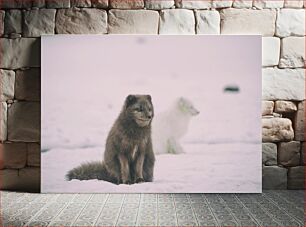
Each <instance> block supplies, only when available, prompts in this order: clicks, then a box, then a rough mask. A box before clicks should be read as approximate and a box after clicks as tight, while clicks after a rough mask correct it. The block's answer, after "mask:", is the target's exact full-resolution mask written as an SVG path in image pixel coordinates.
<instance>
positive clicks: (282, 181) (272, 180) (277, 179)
mask: <svg viewBox="0 0 306 227" xmlns="http://www.w3.org/2000/svg"><path fill="white" fill-rule="evenodd" d="M262 187H263V189H273V190H275V189H287V169H285V168H282V167H279V166H264V167H263V169H262Z"/></svg>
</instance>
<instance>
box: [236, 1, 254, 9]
mask: <svg viewBox="0 0 306 227" xmlns="http://www.w3.org/2000/svg"><path fill="white" fill-rule="evenodd" d="M252 6H253V1H250V0H234V2H233V7H234V8H238V9H242V8H252Z"/></svg>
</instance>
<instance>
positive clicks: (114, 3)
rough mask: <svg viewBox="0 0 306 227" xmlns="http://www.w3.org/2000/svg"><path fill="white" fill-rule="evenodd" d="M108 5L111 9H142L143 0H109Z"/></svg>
mask: <svg viewBox="0 0 306 227" xmlns="http://www.w3.org/2000/svg"><path fill="white" fill-rule="evenodd" d="M109 7H110V8H113V9H142V8H144V1H143V0H132V1H131V0H109Z"/></svg>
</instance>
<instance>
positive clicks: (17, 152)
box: [0, 143, 27, 169]
mask: <svg viewBox="0 0 306 227" xmlns="http://www.w3.org/2000/svg"><path fill="white" fill-rule="evenodd" d="M0 158H1V159H2V163H3V167H4V168H8V169H21V168H24V167H25V166H26V163H27V145H26V143H4V144H0Z"/></svg>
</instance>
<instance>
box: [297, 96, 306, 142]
mask: <svg viewBox="0 0 306 227" xmlns="http://www.w3.org/2000/svg"><path fill="white" fill-rule="evenodd" d="M305 116H306V115H305V101H303V102H300V103H299V104H298V111H297V112H296V115H295V118H294V130H295V137H294V139H295V140H298V141H305Z"/></svg>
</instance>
